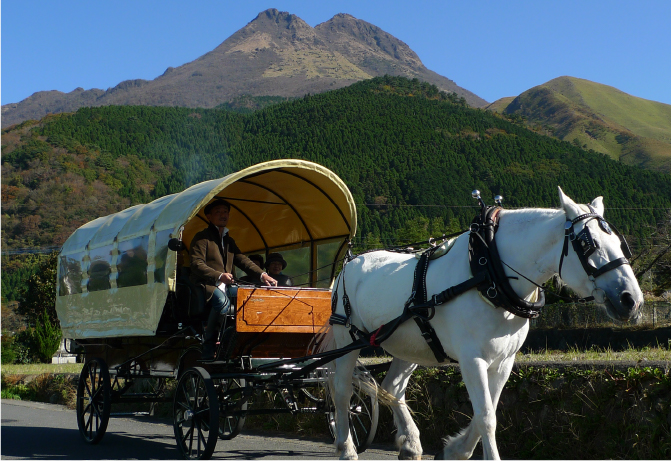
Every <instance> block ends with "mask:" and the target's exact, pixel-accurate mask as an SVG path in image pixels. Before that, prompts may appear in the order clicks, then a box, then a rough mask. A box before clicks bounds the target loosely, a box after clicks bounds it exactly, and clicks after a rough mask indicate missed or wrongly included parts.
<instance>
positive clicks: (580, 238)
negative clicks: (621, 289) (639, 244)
mask: <svg viewBox="0 0 671 461" xmlns="http://www.w3.org/2000/svg"><path fill="white" fill-rule="evenodd" d="M587 206H588V207H589V209H590V213H585V214H581V215H580V216H578V217H576V218H573V219H569V220H567V221H566V224H565V225H564V247H563V249H562V253H561V257H560V258H559V277H560V278H561V269H562V264H563V263H564V257H565V256H568V251H569V241H570V242H571V243H572V244H573V250H574V251H575V253H576V255H578V259H579V260H580V264H581V265H582V267H583V269H584V270H585V272H586V273H587V276H588V278H589V280H590V281H591V282H592V284H593V285H594V291H596V290H599V288H598V287H597V286H596V278H597V277H599V276H600V275H603V274H605V273H606V272H609V271H611V270H613V269H615V268H617V267H620V266H623V265H625V264H629V259H627V258H631V250H630V249H629V245H627V241H626V240H625V239H624V237H623V236H622V234H620V232H618V230H617V229H616V228H615V226H613V225H612V224H610V223H609V222H608V221H606V220H605V219H604V218H603V216H601V215H600V214H599V213H597V212H596V210H595V209H594V208H593V207H592V206H591V205H587ZM593 219H596V220H597V221H598V223H599V227H600V228H601V230H603V231H604V232H605V233H607V234H608V235H611V234H612V233H613V232H615V235H617V236H618V238H619V239H620V249H621V250H622V253H623V254H624V257H623V258H617V259H614V260H612V261H610V262H608V263H606V264H604V265H603V266H601V267H599V268H597V267H595V266H593V265H592V264H590V262H589V257H590V256H591V255H592V253H594V252H595V251H596V250H597V249H598V248H599V244H598V242H596V241H595V240H594V238H593V237H592V233H591V232H590V230H589V227H588V226H587V223H588V222H590V221H591V220H593ZM585 220H586V221H585ZM580 221H585V223H584V226H583V229H582V230H581V231H580V232H579V233H578V234H576V232H575V229H574V226H575V224H576V223H579V222H580ZM592 300H594V296H589V297H587V298H581V301H584V302H586V301H592Z"/></svg>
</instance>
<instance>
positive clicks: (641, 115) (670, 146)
mask: <svg viewBox="0 0 671 461" xmlns="http://www.w3.org/2000/svg"><path fill="white" fill-rule="evenodd" d="M490 108H491V110H494V111H497V112H503V113H506V114H515V115H519V116H523V117H525V118H526V119H527V121H528V122H529V124H530V125H532V126H535V127H536V129H537V130H538V131H541V132H548V131H549V133H550V134H554V135H555V136H557V137H558V138H559V139H562V140H566V141H570V142H573V143H575V144H577V145H580V146H583V147H584V148H586V149H593V150H595V151H597V152H602V153H605V154H608V155H610V156H611V157H613V158H616V159H620V160H621V161H622V162H624V163H627V164H631V165H640V166H643V167H645V168H650V169H655V170H659V171H664V172H667V173H668V172H671V105H668V104H662V103H659V102H655V101H649V100H646V99H641V98H637V97H634V96H631V95H629V94H626V93H624V92H622V91H620V90H618V89H616V88H613V87H610V86H607V85H602V84H599V83H594V82H590V81H589V80H583V79H579V78H574V77H559V78H556V79H554V80H551V81H549V82H547V83H545V84H543V85H540V86H537V87H534V88H531V89H530V90H528V91H525V92H524V93H522V94H521V95H519V96H518V97H517V98H514V99H513V100H512V101H510V98H503V99H502V100H499V101H496V102H494V103H492V104H491V105H490Z"/></svg>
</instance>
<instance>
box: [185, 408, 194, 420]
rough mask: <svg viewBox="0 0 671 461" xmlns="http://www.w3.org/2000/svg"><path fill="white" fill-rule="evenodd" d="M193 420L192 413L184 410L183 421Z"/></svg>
mask: <svg viewBox="0 0 671 461" xmlns="http://www.w3.org/2000/svg"><path fill="white" fill-rule="evenodd" d="M192 419H193V411H191V410H186V411H185V412H184V421H191V420H192Z"/></svg>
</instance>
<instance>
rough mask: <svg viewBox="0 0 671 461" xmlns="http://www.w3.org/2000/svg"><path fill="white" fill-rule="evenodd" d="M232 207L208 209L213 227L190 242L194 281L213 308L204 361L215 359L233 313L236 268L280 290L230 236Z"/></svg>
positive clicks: (216, 204)
mask: <svg viewBox="0 0 671 461" xmlns="http://www.w3.org/2000/svg"><path fill="white" fill-rule="evenodd" d="M230 211H231V205H230V204H229V203H228V202H227V201H225V200H222V199H219V198H218V199H215V200H214V201H213V202H211V203H210V204H208V205H207V206H206V207H205V216H206V217H207V219H208V221H209V222H210V225H209V227H208V228H207V229H205V230H202V231H200V232H198V233H197V234H196V235H195V236H194V237H193V240H192V241H191V246H190V248H191V249H190V251H189V254H190V256H191V281H192V282H193V283H194V284H195V285H197V286H200V287H202V289H204V290H205V299H206V300H207V302H208V303H209V304H210V307H211V310H210V315H209V317H208V319H207V327H206V328H205V340H204V342H203V355H202V359H203V360H213V359H214V349H215V344H216V340H217V333H218V331H219V328H221V325H222V323H223V321H224V318H225V317H226V314H228V313H229V312H230V311H231V301H230V300H229V299H228V295H227V294H226V286H227V285H231V284H232V283H234V280H233V274H232V270H233V264H235V265H236V266H237V267H239V268H240V269H242V270H243V271H245V272H246V273H247V274H248V275H252V274H253V275H255V276H256V277H259V278H260V280H261V282H262V283H263V284H265V285H269V286H277V281H276V280H275V279H274V278H272V277H270V276H269V275H268V274H267V273H265V272H264V271H263V269H261V268H260V267H259V266H257V265H256V264H254V263H253V262H252V261H251V260H250V259H249V258H248V257H247V256H245V255H244V254H243V253H242V252H241V251H240V249H239V248H238V246H237V245H236V244H235V241H234V240H233V239H232V238H231V236H230V235H229V234H228V228H227V227H226V225H227V224H228V216H229V213H230Z"/></svg>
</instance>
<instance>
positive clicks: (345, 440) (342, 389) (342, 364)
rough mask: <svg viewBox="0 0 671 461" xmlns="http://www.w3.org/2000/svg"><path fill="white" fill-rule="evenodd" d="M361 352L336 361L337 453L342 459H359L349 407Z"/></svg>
mask: <svg viewBox="0 0 671 461" xmlns="http://www.w3.org/2000/svg"><path fill="white" fill-rule="evenodd" d="M358 356H359V351H353V352H350V353H349V354H347V355H344V356H342V357H340V358H338V359H336V360H335V377H334V380H333V385H334V393H333V394H334V395H333V403H334V404H335V420H336V439H335V446H336V453H337V454H338V455H340V459H359V458H358V455H357V452H356V446H355V445H354V442H353V441H352V435H351V434H350V430H349V405H350V400H351V398H352V376H353V374H354V367H355V366H356V359H357V357H358Z"/></svg>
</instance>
